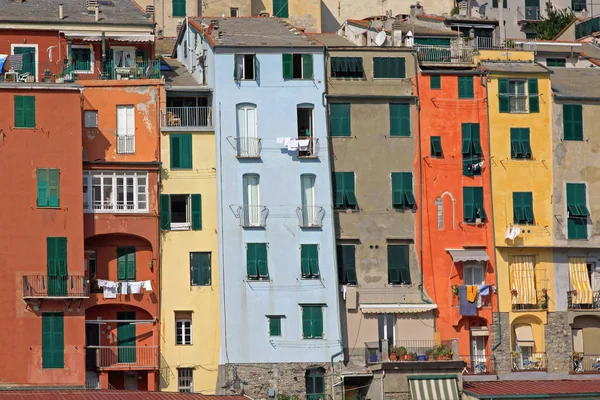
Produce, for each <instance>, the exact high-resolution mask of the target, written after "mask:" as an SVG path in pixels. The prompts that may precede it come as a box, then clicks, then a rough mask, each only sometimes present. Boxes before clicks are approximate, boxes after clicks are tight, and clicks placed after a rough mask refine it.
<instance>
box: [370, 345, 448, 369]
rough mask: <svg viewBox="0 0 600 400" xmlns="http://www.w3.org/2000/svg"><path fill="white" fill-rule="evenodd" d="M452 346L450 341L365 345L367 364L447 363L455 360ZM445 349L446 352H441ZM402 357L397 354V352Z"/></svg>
mask: <svg viewBox="0 0 600 400" xmlns="http://www.w3.org/2000/svg"><path fill="white" fill-rule="evenodd" d="M451 347H452V344H451V342H450V341H442V342H441V343H440V342H436V341H434V340H397V341H395V342H394V344H393V345H392V344H390V343H389V342H388V341H387V340H380V341H377V342H366V343H365V363H366V364H372V363H379V362H384V361H419V362H425V361H447V360H453V359H455V357H454V355H453V354H451V353H450V354H448V351H449V350H450V349H451ZM442 348H444V349H445V350H446V352H442V351H440V349H442ZM398 351H399V353H401V355H397V354H395V352H398Z"/></svg>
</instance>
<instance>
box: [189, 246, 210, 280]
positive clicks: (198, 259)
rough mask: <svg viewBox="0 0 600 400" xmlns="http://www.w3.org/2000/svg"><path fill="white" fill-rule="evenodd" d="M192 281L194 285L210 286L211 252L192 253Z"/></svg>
mask: <svg viewBox="0 0 600 400" xmlns="http://www.w3.org/2000/svg"><path fill="white" fill-rule="evenodd" d="M190 282H191V285H192V286H210V284H211V253H210V252H192V253H190Z"/></svg>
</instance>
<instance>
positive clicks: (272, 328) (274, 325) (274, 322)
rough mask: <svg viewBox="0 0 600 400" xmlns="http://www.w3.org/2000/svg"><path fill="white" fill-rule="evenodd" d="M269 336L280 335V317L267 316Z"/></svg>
mask: <svg viewBox="0 0 600 400" xmlns="http://www.w3.org/2000/svg"><path fill="white" fill-rule="evenodd" d="M269 336H281V317H269Z"/></svg>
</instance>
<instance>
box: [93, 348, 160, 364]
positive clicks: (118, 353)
mask: <svg viewBox="0 0 600 400" xmlns="http://www.w3.org/2000/svg"><path fill="white" fill-rule="evenodd" d="M87 351H93V352H95V353H96V366H97V367H98V368H104V369H131V368H147V369H155V368H158V346H88V348H87Z"/></svg>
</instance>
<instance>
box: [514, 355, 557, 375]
mask: <svg viewBox="0 0 600 400" xmlns="http://www.w3.org/2000/svg"><path fill="white" fill-rule="evenodd" d="M510 360H511V368H512V371H546V370H547V369H548V360H547V358H546V353H519V352H516V351H513V352H511V354H510Z"/></svg>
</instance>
